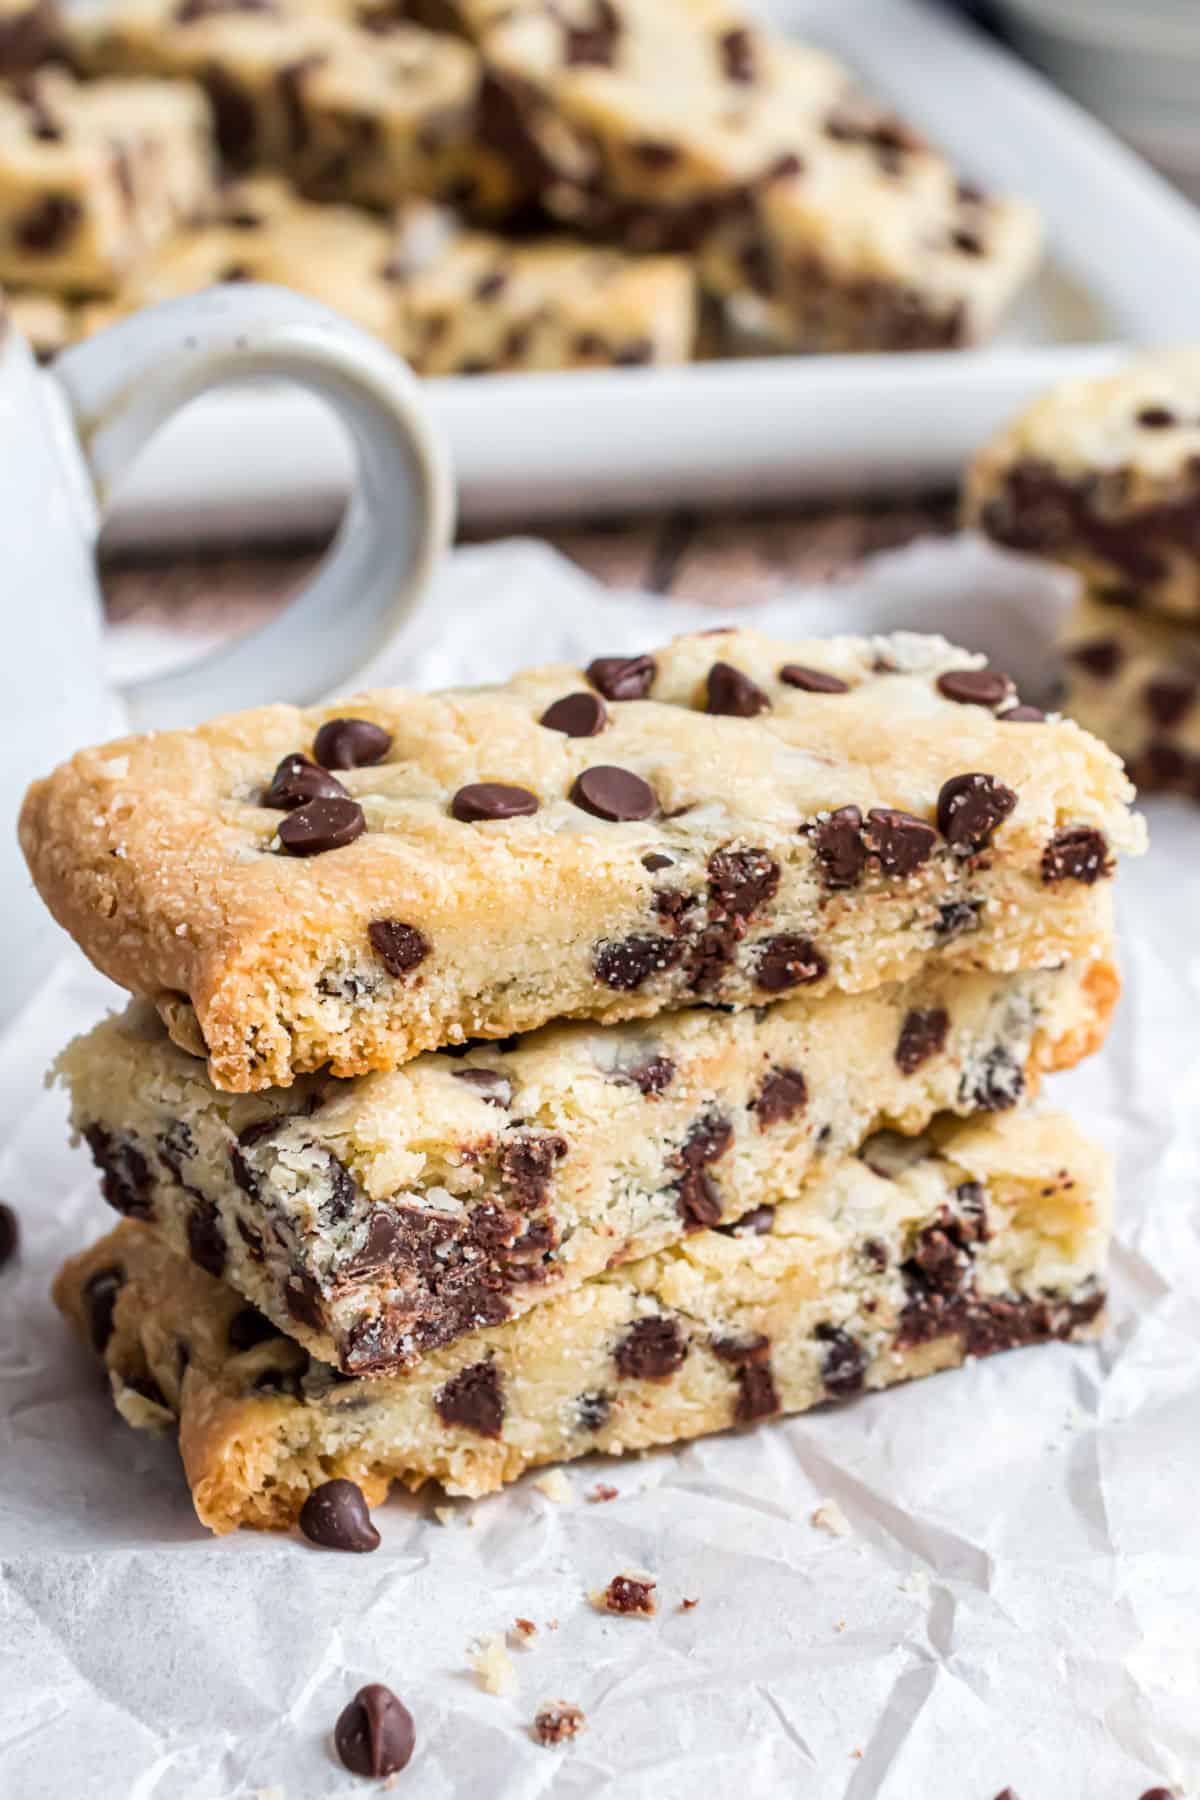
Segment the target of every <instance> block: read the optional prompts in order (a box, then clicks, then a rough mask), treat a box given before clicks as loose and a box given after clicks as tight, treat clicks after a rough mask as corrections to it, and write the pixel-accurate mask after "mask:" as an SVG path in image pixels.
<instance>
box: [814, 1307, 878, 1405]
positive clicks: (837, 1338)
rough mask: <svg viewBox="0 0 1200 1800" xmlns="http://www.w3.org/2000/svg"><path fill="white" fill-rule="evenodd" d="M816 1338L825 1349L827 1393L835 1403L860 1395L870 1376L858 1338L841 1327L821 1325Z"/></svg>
mask: <svg viewBox="0 0 1200 1800" xmlns="http://www.w3.org/2000/svg"><path fill="white" fill-rule="evenodd" d="M814 1336H815V1337H816V1338H817V1340H818V1342H820V1343H822V1344H824V1345H825V1346H826V1350H825V1354H824V1356H823V1357H822V1359H821V1379H822V1381H823V1382H824V1383H825V1392H826V1393H827V1394H832V1395H833V1397H834V1399H835V1400H846V1399H849V1397H850V1396H851V1395H852V1394H860V1393H861V1392H862V1389H863V1382H864V1380H865V1378H866V1373H867V1355H866V1352H865V1350H864V1349H863V1347H862V1345H861V1344H860V1343H859V1342H858V1340H857V1338H853V1337H851V1335H850V1333H849V1332H848V1331H843V1330H842V1328H841V1326H840V1325H830V1324H828V1323H826V1324H822V1325H818V1326H817V1329H816V1332H815V1333H814Z"/></svg>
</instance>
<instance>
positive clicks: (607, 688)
mask: <svg viewBox="0 0 1200 1800" xmlns="http://www.w3.org/2000/svg"><path fill="white" fill-rule="evenodd" d="M586 673H587V678H588V680H589V681H590V682H591V684H592V686H593V687H594V688H597V689H599V691H600V693H602V694H603V695H604V698H605V699H606V700H643V699H645V697H646V695H647V694H648V693H649V692H650V689H651V687H652V686H653V685H654V677H655V676H656V675H657V674H658V664H657V663H656V662H655V660H654V658H653V657H652V656H598V657H596V659H595V661H594V662H590V663H589V664H588V666H587V671H586Z"/></svg>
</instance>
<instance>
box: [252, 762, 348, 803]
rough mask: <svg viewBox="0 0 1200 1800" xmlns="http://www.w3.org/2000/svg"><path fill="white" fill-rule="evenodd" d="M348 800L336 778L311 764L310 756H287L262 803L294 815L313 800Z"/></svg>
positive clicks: (313, 763) (275, 774) (325, 770)
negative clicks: (295, 811)
mask: <svg viewBox="0 0 1200 1800" xmlns="http://www.w3.org/2000/svg"><path fill="white" fill-rule="evenodd" d="M349 798H350V796H349V794H348V793H347V792H346V790H345V788H344V787H343V786H342V784H341V782H340V781H339V780H338V778H337V776H336V775H331V774H330V773H329V771H328V770H327V769H322V768H319V767H318V766H317V764H316V763H315V762H310V761H309V760H308V758H307V756H301V755H300V754H299V753H297V754H296V755H294V756H285V757H284V759H283V761H282V762H281V763H280V765H279V767H278V768H277V769H276V771H275V773H274V775H273V776H272V777H271V785H270V787H269V788H268V789H267V791H266V793H265V794H264V795H263V797H262V804H263V805H264V806H270V807H273V808H274V809H275V810H277V811H279V812H291V811H292V810H293V809H294V808H295V807H297V806H306V805H307V804H308V802H309V801H310V800H348V799H349Z"/></svg>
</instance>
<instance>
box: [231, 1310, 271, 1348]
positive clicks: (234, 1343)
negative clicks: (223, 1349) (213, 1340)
mask: <svg viewBox="0 0 1200 1800" xmlns="http://www.w3.org/2000/svg"><path fill="white" fill-rule="evenodd" d="M282 1336H283V1333H282V1332H281V1331H280V1329H279V1327H278V1325H272V1323H271V1321H270V1319H267V1318H264V1317H263V1315H262V1313H260V1312H259V1310H258V1308H257V1306H243V1307H242V1309H241V1311H240V1312H235V1313H234V1315H233V1317H232V1319H230V1321H229V1347H230V1349H231V1350H237V1351H238V1352H241V1351H243V1350H253V1349H254V1348H255V1347H256V1346H257V1345H258V1344H265V1343H266V1342H267V1341H268V1339H270V1338H274V1337H282Z"/></svg>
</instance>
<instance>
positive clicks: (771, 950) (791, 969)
mask: <svg viewBox="0 0 1200 1800" xmlns="http://www.w3.org/2000/svg"><path fill="white" fill-rule="evenodd" d="M828 972H829V964H828V963H827V962H826V960H825V958H824V956H823V955H822V954H821V952H820V951H819V950H818V949H817V947H816V945H815V944H814V943H812V941H811V940H810V939H809V938H806V937H796V936H795V935H794V934H792V933H791V932H783V933H781V934H780V935H779V936H778V937H773V938H767V939H766V940H765V941H764V943H763V944H762V946H761V951H760V954H759V959H758V966H757V968H756V969H755V972H754V979H755V981H756V982H757V984H758V986H759V987H760V988H762V990H763V992H764V993H767V994H782V993H784V992H786V990H787V989H788V988H794V987H801V986H803V985H804V984H805V983H807V982H810V981H820V979H821V977H822V975H825V974H828Z"/></svg>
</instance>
